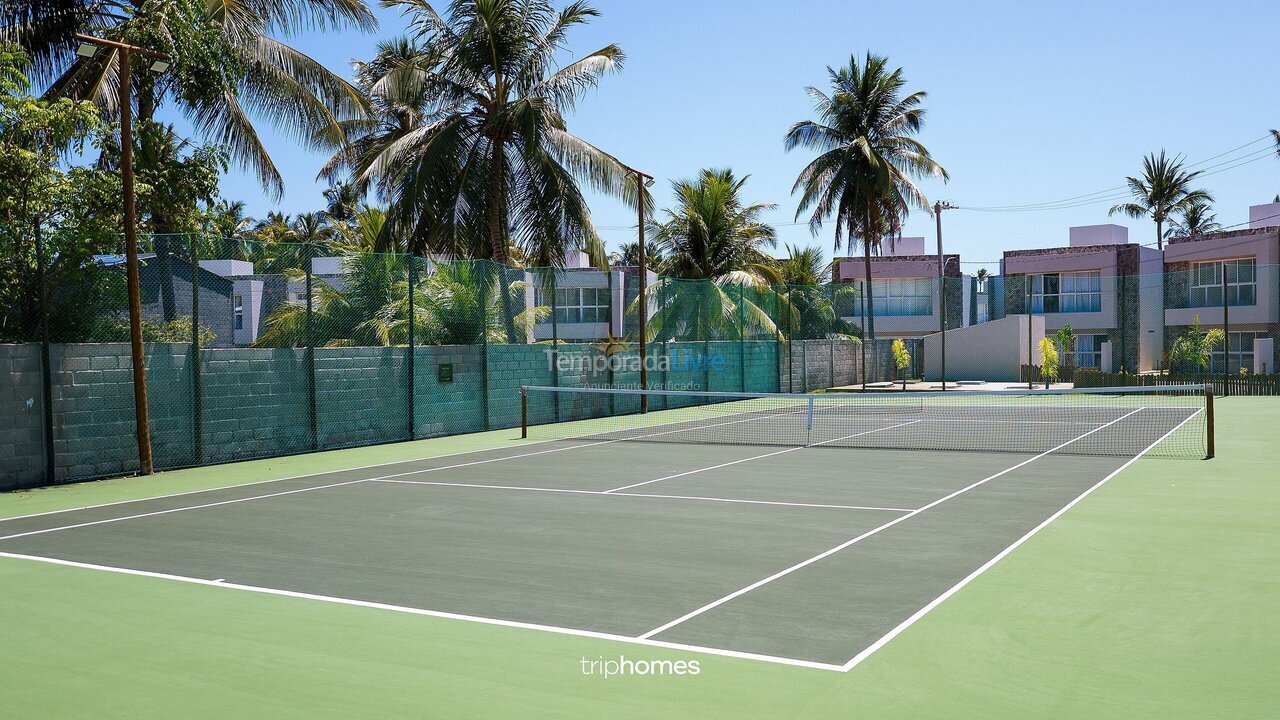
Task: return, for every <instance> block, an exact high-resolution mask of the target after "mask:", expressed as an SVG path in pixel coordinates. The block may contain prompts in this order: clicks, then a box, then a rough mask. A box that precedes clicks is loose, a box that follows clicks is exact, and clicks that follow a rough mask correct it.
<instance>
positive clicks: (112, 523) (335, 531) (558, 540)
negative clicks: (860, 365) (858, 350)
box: [0, 440, 1175, 664]
mask: <svg viewBox="0 0 1280 720" xmlns="http://www.w3.org/2000/svg"><path fill="white" fill-rule="evenodd" d="M771 453H776V454H771ZM1031 457H1033V455H1031V454H1029V453H1028V454H1022V455H1019V454H1014V453H987V452H929V451H918V450H917V451H903V450H874V449H849V448H793V449H785V448H778V447H752V446H742V445H683V444H673V443H664V444H661V445H655V444H653V443H646V442H640V443H637V442H599V441H581V440H576V441H553V442H540V443H519V444H515V445H513V446H511V447H508V448H504V449H499V450H490V451H482V452H476V453H468V454H462V455H456V456H452V457H440V458H434V459H428V460H420V461H413V462H407V463H396V464H391V465H385V466H381V467H373V468H365V469H356V470H348V471H341V472H334V473H327V474H323V475H315V476H309V477H305V478H299V479H293V480H282V481H274V482H268V483H260V484H255V485H247V486H240V487H234V488H227V489H221V490H214V491H207V492H200V493H194V494H188V495H182V496H176V497H170V498H159V499H154V500H146V501H139V502H131V503H124V504H119V505H112V506H107V507H101V508H91V509H85V510H78V511H71V512H63V513H55V514H50V515H43V516H38V517H31V518H19V519H12V520H8V521H2V522H0V551H4V552H9V553H18V554H25V555H35V556H42V557H49V558H58V559H64V560H72V561H78V562H84V563H92V564H96V565H105V566H111V567H118V568H129V569H135V570H146V571H154V572H160V573H167V574H173V575H180V576H185V577H193V578H201V579H207V580H225V581H226V582H229V583H238V584H244V585H252V586H259V587H265V588H273V589H281V590H291V591H299V592H306V593H314V594H319V595H326V596H334V597H340V598H348V599H355V600H367V601H374V602H380V603H388V604H394V605H400V606H406V607H411V608H420V609H427V610H435V611H444V612H450V613H459V614H464V615H470V616H478V617H484V618H493V619H499V620H511V621H520V622H527V623H536V624H540V625H548V626H555V627H562V628H572V629H578V630H590V631H598V632H605V633H611V634H617V635H624V636H629V637H638V636H641V635H644V634H647V633H649V632H651V631H652V630H654V629H656V628H659V627H662V626H663V625H665V624H667V623H669V622H671V621H672V620H675V619H677V618H680V617H681V616H683V615H685V614H686V613H689V612H691V611H694V610H696V609H698V608H700V607H703V606H704V605H707V604H708V603H712V602H714V601H716V600H717V599H719V598H722V597H724V596H725V595H728V594H730V593H733V592H735V591H737V590H739V589H741V588H743V587H746V586H748V585H751V584H752V583H755V582H757V581H759V580H761V579H763V578H766V577H769V576H771V575H773V574H775V573H778V572H779V571H782V570H784V569H786V568H789V567H791V566H793V565H795V564H796V563H800V562H802V561H805V560H807V559H809V558H812V557H813V556H815V555H818V554H820V553H822V552H824V551H826V550H828V549H830V548H833V547H835V546H838V545H840V544H842V543H845V542H847V541H849V540H850V539H853V538H855V537H857V536H859V535H861V534H863V533H866V532H868V531H870V530H873V529H875V528H877V527H879V526H882V525H884V524H885V523H888V522H890V521H893V520H894V519H895V518H900V517H903V516H904V515H906V514H907V513H908V512H910V511H912V510H915V509H917V508H921V507H924V506H925V505H928V504H929V503H931V502H933V501H935V500H938V499H939V498H943V497H945V496H947V495H948V494H950V493H953V492H955V491H957V490H960V489H962V488H965V487H967V486H969V485H971V484H973V483H976V482H978V481H981V480H983V479H984V478H989V477H990V476H992V475H994V474H996V473H1000V472H1001V471H1003V470H1006V469H1008V468H1011V467H1013V466H1015V465H1017V464H1018V463H1020V462H1022V461H1024V460H1027V459H1029V458H1031ZM747 458H752V459H749V460H746V461H745V462H736V463H735V461H739V460H744V459H747ZM1125 460H1126V458H1123V457H1113V456H1097V457H1094V456H1079V455H1060V454H1050V455H1047V456H1044V457H1040V458H1038V459H1036V460H1034V461H1032V462H1030V463H1028V464H1026V465H1024V466H1022V467H1020V468H1017V469H1015V470H1011V471H1009V472H1007V473H1005V474H1003V475H1001V476H1000V477H997V478H994V479H992V480H990V481H988V482H986V483H984V484H982V485H980V486H978V487H976V488H973V489H971V490H968V491H966V492H964V493H962V494H960V495H957V496H956V497H954V498H951V499H949V500H946V501H945V502H942V503H939V504H937V505H936V506H934V507H931V508H929V509H928V510H925V511H923V512H920V513H918V514H916V515H914V516H912V517H909V518H907V519H906V520H903V521H902V522H899V523H897V524H895V525H893V526H892V527H889V528H886V529H884V530H882V531H880V532H878V533H876V534H874V535H871V536H870V537H867V538H865V539H863V540H861V541H859V542H857V543H856V544H853V545H851V546H849V547H846V548H844V549H842V550H840V551H839V552H836V553H833V554H831V555H830V556H828V557H825V558H823V559H821V560H818V561H817V562H814V563H812V564H810V565H807V566H805V567H803V568H801V569H799V570H797V571H795V572H792V573H789V574H786V575H785V576H783V577H780V578H779V579H777V580H775V581H772V582H769V583H767V584H765V585H763V586H761V587H759V588H757V589H754V590H752V591H750V592H747V593H745V594H743V595H741V596H739V597H736V598H734V599H732V600H730V601H728V602H725V603H723V604H721V605H718V606H717V607H715V608H713V609H710V610H708V611H706V612H704V613H702V614H699V615H697V616H696V617H693V618H691V619H689V620H687V621H685V622H682V623H680V624H677V625H675V626H673V627H671V628H670V629H667V630H665V631H663V632H660V633H658V634H656V635H653V636H652V637H653V639H655V640H665V641H671V642H678V643H685V644H691V645H697V646H703V647H709V648H719V649H725V650H735V651H742V652H750V653H757V654H763V655H770V656H777V657H784V658H792V659H799V660H810V661H816V662H822V663H830V664H841V663H844V662H846V661H848V660H849V659H850V658H852V657H854V656H855V655H857V654H858V653H859V652H860V651H861V650H863V649H864V648H866V647H867V646H868V645H870V644H871V643H873V642H875V641H876V640H877V639H878V638H880V637H881V636H883V635H884V634H885V633H886V632H889V631H890V630H892V629H893V628H894V627H896V626H897V625H898V624H899V623H901V622H902V621H903V620H905V619H906V618H908V617H910V616H911V615H912V614H913V613H915V612H916V611H917V610H919V609H920V608H921V607H923V606H924V605H926V604H927V603H929V602H930V601H931V600H933V599H934V598H935V597H937V596H938V595H939V594H941V593H943V592H945V591H946V590H947V589H948V588H950V587H951V586H953V585H954V584H955V583H956V582H958V581H959V580H961V579H962V578H964V577H965V576H967V575H968V574H970V573H971V572H973V571H974V570H975V569H976V568H978V567H979V566H981V565H982V564H983V563H985V562H987V561H988V560H989V559H990V558H991V557H993V556H994V555H995V554H997V553H999V552H1000V551H1001V550H1003V549H1004V548H1006V547H1007V546H1009V545H1010V544H1011V543H1013V542H1014V541H1016V540H1017V539H1018V538H1019V537H1021V536H1023V535H1024V534H1025V533H1026V532H1027V531H1029V530H1030V529H1032V528H1033V527H1035V526H1036V525H1038V524H1040V523H1041V522H1042V521H1043V520H1045V519H1046V518H1048V517H1049V516H1050V515H1052V514H1053V513H1054V512H1056V511H1057V510H1058V509H1060V508H1061V507H1063V506H1064V505H1065V504H1066V503H1068V502H1070V501H1071V500H1072V499H1073V498H1075V497H1077V496H1078V495H1079V494H1080V493H1081V492H1083V491H1085V490H1086V489H1087V488H1089V487H1090V486H1092V485H1094V484H1095V483H1097V482H1098V481H1099V480H1100V479H1101V478H1103V477H1105V476H1106V475H1107V474H1108V473H1110V472H1112V471H1113V470H1115V469H1116V468H1118V467H1119V466H1120V465H1122V464H1123V463H1124V462H1125ZM1160 462H1175V461H1172V460H1161V461H1160ZM727 463H734V464H727ZM716 465H724V466H723V467H719V468H714V469H706V470H701V471H699V472H691V471H698V470H700V469H703V468H710V467H712V466H716ZM685 473H688V474H685ZM671 476H678V477H671ZM659 478H665V479H661V480H658V479H659ZM652 480H657V481H656V482H649V481H652ZM424 483H436V484H424ZM443 483H450V484H443ZM636 483H647V484H643V485H639V486H637V487H633V488H630V489H626V490H620V491H617V492H614V493H606V492H605V491H609V490H613V489H615V488H621V487H623V486H627V485H634V484H636ZM477 486H479V487H477ZM496 486H502V487H496ZM293 491H298V492H293ZM560 491H577V492H560ZM268 495H270V496H269V497H262V496H268ZM249 498H252V499H249ZM242 499H243V501H240V502H228V501H235V500H242ZM728 500H737V501H754V502H727V501H728ZM217 503H221V504H217ZM782 503H790V504H782ZM813 505H824V506H836V507H815V506H813ZM195 506H205V507H195ZM164 511H171V512H164ZM148 513H159V514H150V515H148ZM138 515H142V517H133V516H138ZM55 528H57V529H55ZM42 531H47V532H42ZM28 533H31V534H28ZM229 591H230V590H228V592H229ZM522 632H524V631H522Z"/></svg>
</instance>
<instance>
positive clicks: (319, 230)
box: [290, 212, 336, 245]
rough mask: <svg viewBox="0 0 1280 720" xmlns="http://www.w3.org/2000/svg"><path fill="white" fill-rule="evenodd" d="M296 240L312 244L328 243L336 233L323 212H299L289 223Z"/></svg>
mask: <svg viewBox="0 0 1280 720" xmlns="http://www.w3.org/2000/svg"><path fill="white" fill-rule="evenodd" d="M290 226H291V227H292V228H293V233H294V234H295V235H297V237H298V242H303V243H309V244H312V245H328V244H329V242H330V241H332V240H333V237H334V235H335V234H336V233H335V231H334V229H333V226H332V225H330V224H329V222H328V218H327V217H326V216H325V214H324V213H322V212H319V213H314V212H309V213H300V214H299V215H298V216H297V217H295V218H294V219H293V222H292V223H290Z"/></svg>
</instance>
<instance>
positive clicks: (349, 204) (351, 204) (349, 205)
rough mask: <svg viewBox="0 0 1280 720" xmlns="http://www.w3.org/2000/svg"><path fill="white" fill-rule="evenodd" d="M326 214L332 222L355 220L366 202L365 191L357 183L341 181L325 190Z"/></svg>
mask: <svg viewBox="0 0 1280 720" xmlns="http://www.w3.org/2000/svg"><path fill="white" fill-rule="evenodd" d="M324 200H325V209H324V216H325V217H326V218H328V220H329V221H330V222H333V223H340V222H347V221H349V220H353V219H354V218H355V216H356V213H357V212H359V210H360V205H361V204H362V203H363V202H364V192H363V191H362V190H361V189H360V188H358V187H357V186H356V185H355V184H353V183H349V182H339V183H336V184H334V185H331V186H329V187H327V188H325V190H324Z"/></svg>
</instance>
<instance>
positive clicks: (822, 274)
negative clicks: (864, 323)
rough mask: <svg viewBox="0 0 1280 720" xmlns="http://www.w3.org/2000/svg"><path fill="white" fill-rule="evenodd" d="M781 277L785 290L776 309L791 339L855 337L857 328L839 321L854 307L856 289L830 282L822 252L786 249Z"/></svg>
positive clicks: (828, 264)
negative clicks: (787, 328) (778, 307)
mask: <svg viewBox="0 0 1280 720" xmlns="http://www.w3.org/2000/svg"><path fill="white" fill-rule="evenodd" d="M781 274H782V281H783V283H784V284H785V286H786V287H785V288H784V289H783V292H782V293H780V297H781V299H782V303H781V304H780V307H781V311H782V317H784V318H786V325H787V327H789V328H790V329H791V332H790V337H791V338H792V339H796V340H800V339H819V338H830V337H856V336H857V335H858V332H859V331H858V328H857V327H856V326H854V325H852V324H850V323H847V322H845V321H844V319H843V317H844V315H845V313H850V314H851V313H852V308H853V307H855V305H856V303H857V299H858V292H857V288H856V286H854V285H853V284H851V283H834V284H833V283H831V282H830V280H831V264H830V263H828V262H826V260H825V258H824V257H823V255H822V248H820V247H818V246H816V245H810V246H809V247H804V248H801V247H795V246H791V245H788V246H787V258H786V259H785V260H783V261H782V262H781ZM842 311H844V312H842ZM787 314H789V317H788V316H787Z"/></svg>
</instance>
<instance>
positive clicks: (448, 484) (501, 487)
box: [371, 479, 911, 513]
mask: <svg viewBox="0 0 1280 720" xmlns="http://www.w3.org/2000/svg"><path fill="white" fill-rule="evenodd" d="M371 482H381V483H395V484H398V485H429V486H433V487H457V488H478V489H483V490H523V491H529V492H548V493H569V494H572V495H603V496H605V497H638V498H660V499H665V500H704V501H707V502H721V503H742V504H745V505H781V506H784V507H808V508H830V509H835V510H884V511H886V512H904V513H906V512H911V508H897V507H880V506H875V505H835V504H825V503H802V502H786V501H783V500H746V499H741V498H724V497H708V496H703V495H659V494H656V493H616V492H610V491H608V490H574V489H569V488H543V487H526V486H522V485H483V484H479V483H453V482H433V481H430V480H394V479H392V480H373V481H371Z"/></svg>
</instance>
